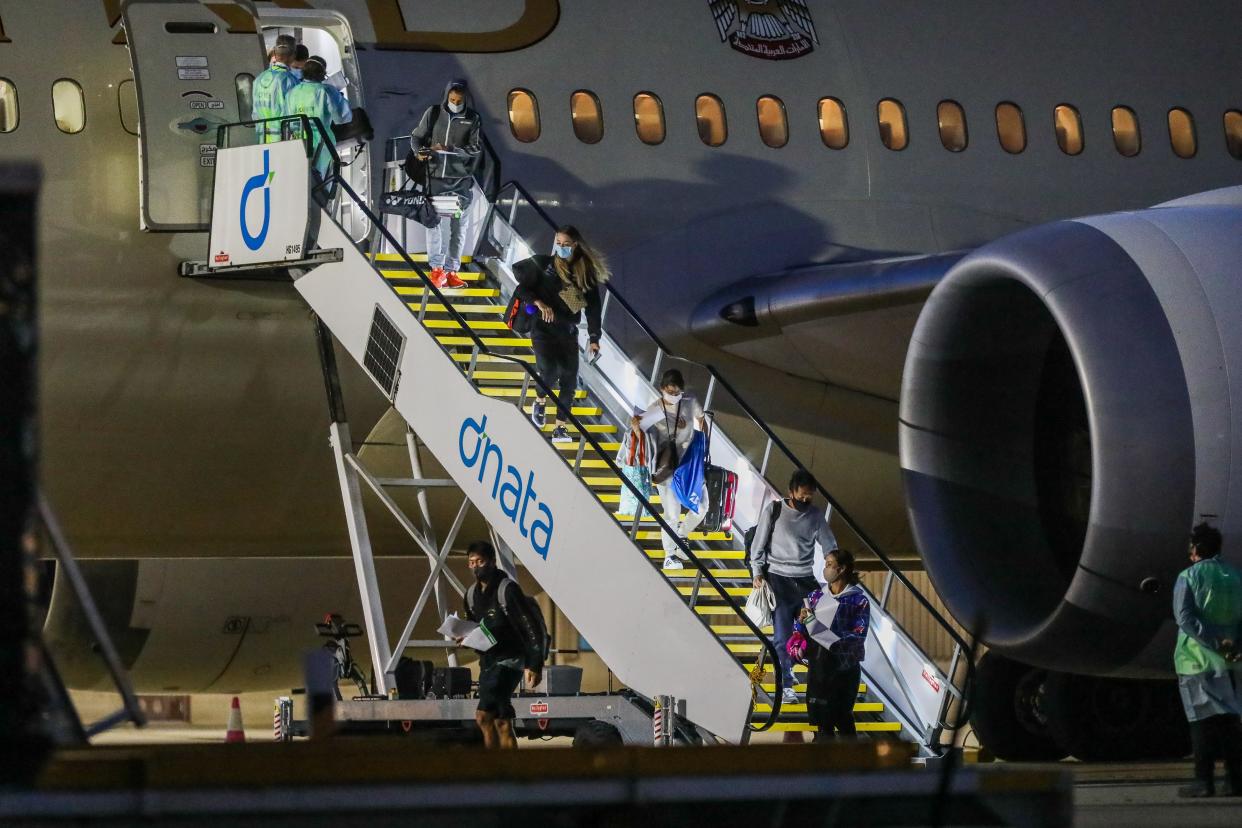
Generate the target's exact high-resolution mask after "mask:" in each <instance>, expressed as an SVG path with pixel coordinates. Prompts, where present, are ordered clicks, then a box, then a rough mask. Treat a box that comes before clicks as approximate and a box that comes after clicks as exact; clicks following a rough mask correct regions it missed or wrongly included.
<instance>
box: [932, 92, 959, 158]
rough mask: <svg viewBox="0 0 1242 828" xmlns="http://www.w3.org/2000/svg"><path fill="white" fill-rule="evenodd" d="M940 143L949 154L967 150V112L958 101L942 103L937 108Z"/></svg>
mask: <svg viewBox="0 0 1242 828" xmlns="http://www.w3.org/2000/svg"><path fill="white" fill-rule="evenodd" d="M936 121H937V122H938V123H939V125H940V143H941V144H943V145H944V148H945V149H947V150H948V151H949V152H961V151H962V150H964V149H966V112H965V111H964V110H963V109H962V105H961V104H959V103H958V102H957V101H941V102H940V103H939V104H937V106H936Z"/></svg>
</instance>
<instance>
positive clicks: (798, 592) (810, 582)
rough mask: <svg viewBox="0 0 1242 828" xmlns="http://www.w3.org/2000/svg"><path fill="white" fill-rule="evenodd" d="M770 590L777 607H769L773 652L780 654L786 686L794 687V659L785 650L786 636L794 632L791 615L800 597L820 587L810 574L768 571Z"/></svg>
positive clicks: (800, 600) (800, 603) (793, 614)
mask: <svg viewBox="0 0 1242 828" xmlns="http://www.w3.org/2000/svg"><path fill="white" fill-rule="evenodd" d="M764 577H765V578H766V579H767V582H768V586H770V587H771V588H772V594H773V595H774V596H776V609H774V610H772V645H773V646H774V647H776V655H777V656H778V657H779V658H780V662H781V672H782V673H784V675H785V686H786V687H793V685H794V677H793V659H791V658H790V657H789V653H788V652H787V651H786V650H785V644H786V642H788V641H789V636H790V635H792V634H793V624H794V619H796V618H797V617H798V612H799V611H800V610H801V609H802V606H803V604H802V599H804V598H806V597H807V596H808V595H810V594H811V592H813V591H814V590H816V589H818V588H819V581H816V580H815V578H814V577H813V576H811V575H798V576H794V577H791V576H788V575H777V574H776V573H775V572H769V573H768V574H767V575H765V576H764Z"/></svg>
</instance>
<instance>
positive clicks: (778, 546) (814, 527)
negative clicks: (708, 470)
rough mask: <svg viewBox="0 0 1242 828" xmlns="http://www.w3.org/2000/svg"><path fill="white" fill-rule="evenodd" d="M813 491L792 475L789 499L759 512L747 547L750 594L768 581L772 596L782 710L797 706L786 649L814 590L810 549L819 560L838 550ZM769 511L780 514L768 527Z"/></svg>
mask: <svg viewBox="0 0 1242 828" xmlns="http://www.w3.org/2000/svg"><path fill="white" fill-rule="evenodd" d="M815 488H816V484H815V478H814V477H812V476H811V473H810V472H808V471H805V470H804V469H798V470H796V471H795V472H794V473H793V476H792V477H790V478H789V497H787V498H785V499H784V500H780V501H774V502H772V503H770V504H768V505H767V506H765V507H764V508H763V510H762V512H761V513H760V515H759V522H758V524H757V525H756V527H755V536H754V539H753V540H752V541H751V546H750V569H751V574H752V575H753V576H754V587H755V589H759V587H760V586H761V585H762V584H763V583H764V581H767V584H768V586H769V587H770V588H771V590H772V594H773V595H774V596H776V609H774V610H773V611H772V644H773V646H775V647H776V654H777V656H778V657H779V659H780V669H781V673H782V674H783V675H784V677H785V682H784V684H785V691H784V693H783V698H782V700H783V701H784V702H785V703H786V704H794V703H796V702H797V701H798V696H797V694H796V693H795V692H794V689H793V686H794V676H793V662H792V660H791V659H790V657H789V653H788V652H786V650H785V644H786V642H788V641H789V636H790V634H791V633H792V632H793V624H794V619H795V618H796V617H797V615H798V611H799V610H801V609H802V601H803V599H804V598H806V597H807V596H808V595H809V594H810V593H811V591H812V590H814V589H816V588H818V587H819V582H818V581H817V580H815V544H817V543H818V544H819V545H820V547H821V548H822V549H823V550H824V554H827V553H829V552H831V551H832V550H833V549H836V548H837V540H836V538H835V537H833V534H832V530H830V529H829V528H828V523H827V519H828V518H827V514H826V513H825V510H823V509H821V508H819V507H818V506H815V505H814V504H813V503H812V499H813V498H814V497H815ZM771 509H777V510H779V511H778V512H777V518H776V523H772V520H771V514H772V513H771V511H769V510H771ZM769 527H770V528H771V531H769Z"/></svg>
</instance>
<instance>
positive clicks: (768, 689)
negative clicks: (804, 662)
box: [759, 681, 867, 693]
mask: <svg viewBox="0 0 1242 828" xmlns="http://www.w3.org/2000/svg"><path fill="white" fill-rule="evenodd" d="M759 686H760V687H761V688H763V691H764V692H765V693H775V692H776V684H775V683H773V682H770V681H765V682H763V683H762V684H760V685H759ZM794 690H796V691H797V692H799V693H805V692H806V685H805V684H795V685H794ZM858 692H859V693H866V692H867V685H865V684H860V685H858Z"/></svg>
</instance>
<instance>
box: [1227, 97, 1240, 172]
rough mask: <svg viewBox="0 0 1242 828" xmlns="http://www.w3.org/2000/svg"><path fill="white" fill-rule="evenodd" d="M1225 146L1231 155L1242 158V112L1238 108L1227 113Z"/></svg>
mask: <svg viewBox="0 0 1242 828" xmlns="http://www.w3.org/2000/svg"><path fill="white" fill-rule="evenodd" d="M1225 146H1226V147H1228V148H1229V154H1230V155H1232V156H1233V157H1234V158H1237V159H1239V160H1242V112H1239V111H1238V110H1236V109H1231V110H1229V111H1228V112H1226V113H1225Z"/></svg>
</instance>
